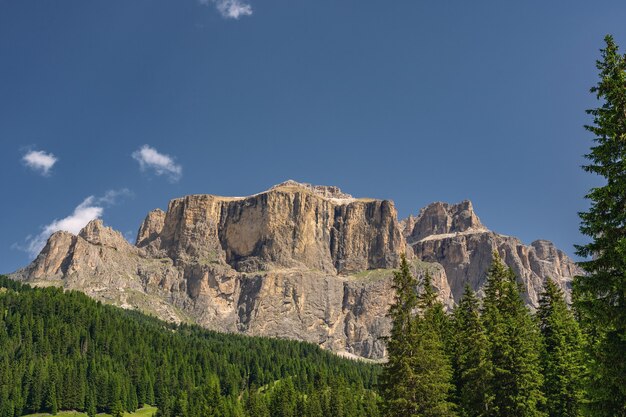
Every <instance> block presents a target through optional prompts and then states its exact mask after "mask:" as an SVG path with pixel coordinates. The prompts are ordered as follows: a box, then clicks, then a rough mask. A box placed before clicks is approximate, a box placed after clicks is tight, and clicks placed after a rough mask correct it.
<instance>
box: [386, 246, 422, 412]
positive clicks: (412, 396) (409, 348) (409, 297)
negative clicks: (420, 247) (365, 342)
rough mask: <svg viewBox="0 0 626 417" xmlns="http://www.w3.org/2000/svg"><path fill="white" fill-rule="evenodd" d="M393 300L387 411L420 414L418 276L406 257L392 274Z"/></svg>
mask: <svg viewBox="0 0 626 417" xmlns="http://www.w3.org/2000/svg"><path fill="white" fill-rule="evenodd" d="M393 288H394V290H395V296H394V303H393V304H392V305H391V307H390V308H389V314H388V315H389V317H390V318H391V322H392V326H391V334H390V335H389V337H388V338H387V339H386V344H387V354H388V358H389V359H388V361H387V363H385V365H384V368H383V373H382V375H381V395H382V397H383V407H384V413H383V414H384V415H386V416H388V417H402V416H407V417H409V416H415V415H417V407H418V404H417V401H418V393H417V391H416V386H417V384H418V380H419V375H417V373H416V369H417V365H416V360H417V357H416V351H415V346H416V344H417V341H416V340H417V320H416V317H415V314H416V309H417V302H418V299H417V293H416V290H417V280H416V279H415V277H414V276H413V275H412V274H411V271H410V268H409V263H408V262H407V260H406V257H404V256H403V257H402V263H401V265H400V270H399V271H396V272H394V274H393Z"/></svg>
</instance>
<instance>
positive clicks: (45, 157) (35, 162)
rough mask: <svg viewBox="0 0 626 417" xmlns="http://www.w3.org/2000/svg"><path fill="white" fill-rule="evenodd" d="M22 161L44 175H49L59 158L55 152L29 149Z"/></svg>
mask: <svg viewBox="0 0 626 417" xmlns="http://www.w3.org/2000/svg"><path fill="white" fill-rule="evenodd" d="M22 161H23V162H24V164H25V165H26V166H27V167H29V168H31V169H33V170H35V171H38V172H39V173H40V174H41V175H43V176H48V175H50V170H51V169H52V167H53V166H54V164H56V162H57V161H58V159H57V157H56V156H54V155H53V154H51V153H46V152H44V151H29V152H28V153H26V155H24V156H23V157H22Z"/></svg>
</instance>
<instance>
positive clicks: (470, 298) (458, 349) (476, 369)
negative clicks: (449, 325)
mask: <svg viewBox="0 0 626 417" xmlns="http://www.w3.org/2000/svg"><path fill="white" fill-rule="evenodd" d="M453 320H454V322H453V323H454V325H453V329H454V332H453V339H454V345H453V368H454V384H455V387H456V401H457V403H458V404H459V409H460V410H459V414H460V415H461V416H463V417H483V416H488V415H489V410H490V407H489V405H490V397H489V381H490V380H491V377H492V374H491V362H490V361H489V345H488V340H487V335H486V334H485V328H484V327H483V323H482V321H481V318H480V304H479V301H478V298H477V297H476V294H475V293H474V291H472V289H471V288H470V287H469V286H468V285H466V286H465V292H464V293H463V297H462V298H461V300H460V302H459V305H458V306H457V307H456V308H455V309H454V314H453Z"/></svg>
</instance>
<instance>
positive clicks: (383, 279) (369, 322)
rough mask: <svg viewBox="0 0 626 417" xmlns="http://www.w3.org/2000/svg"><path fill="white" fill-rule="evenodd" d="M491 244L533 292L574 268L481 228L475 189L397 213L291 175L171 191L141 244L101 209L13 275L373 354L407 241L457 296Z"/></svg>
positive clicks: (181, 317) (172, 315)
mask: <svg viewBox="0 0 626 417" xmlns="http://www.w3.org/2000/svg"><path fill="white" fill-rule="evenodd" d="M493 249H498V250H500V251H501V252H502V253H503V254H504V259H505V261H506V262H507V263H509V264H510V265H511V266H513V267H514V269H515V268H517V269H515V270H516V272H518V274H519V276H520V279H521V281H522V282H523V283H524V284H525V285H526V288H527V289H528V290H529V302H530V303H531V304H532V303H535V302H536V294H537V291H538V289H539V288H540V286H541V283H542V281H543V279H544V278H545V277H546V276H552V277H555V278H557V279H559V280H560V282H563V283H566V282H567V279H568V277H570V276H572V275H573V273H574V272H576V269H575V266H574V265H573V263H572V262H571V261H570V260H569V259H568V258H567V257H566V256H565V255H564V254H563V253H562V252H560V251H558V250H556V249H555V248H554V247H553V246H552V245H551V244H550V243H549V242H545V241H538V242H535V243H533V244H532V245H531V246H529V247H527V246H524V245H522V244H521V243H519V241H517V240H516V239H514V238H508V237H505V236H501V235H497V234H495V233H493V232H490V231H488V230H487V229H486V228H484V226H482V225H481V223H480V220H479V219H478V217H477V216H476V215H475V214H474V212H473V209H472V207H471V203H469V202H463V203H461V204H459V205H455V206H450V205H447V204H443V203H435V204H433V205H431V206H429V207H427V208H426V209H424V210H422V212H421V213H420V214H419V215H418V216H417V217H410V218H409V219H407V220H405V221H403V222H398V220H397V213H396V210H395V208H394V205H393V203H392V202H390V201H382V200H374V199H356V198H353V197H352V196H350V195H347V194H344V193H342V192H341V191H340V190H339V189H337V188H336V187H321V186H311V185H307V184H299V183H295V182H292V181H288V182H286V183H283V184H280V185H278V186H275V187H273V188H272V189H270V190H268V191H266V192H263V193H260V194H257V195H253V196H249V197H218V196H212V195H191V196H186V197H183V198H179V199H174V200H172V201H171V202H170V204H169V206H168V209H167V211H166V212H164V211H162V210H159V209H157V210H154V211H152V212H150V213H149V214H148V215H147V217H146V219H145V220H144V222H143V223H142V225H141V227H140V228H139V232H138V234H137V240H136V244H135V245H131V244H130V243H128V242H127V241H126V240H125V239H124V238H123V237H122V235H121V234H120V233H118V232H116V231H114V230H112V229H110V228H108V227H105V226H104V225H103V224H102V222H101V221H100V220H96V221H93V222H91V223H89V224H88V225H87V226H86V227H85V228H84V229H83V230H82V231H81V232H80V233H79V235H78V236H74V235H71V234H69V233H66V232H58V233H55V234H53V235H52V236H51V237H50V239H49V240H48V243H47V245H46V247H45V248H44V249H43V251H42V252H41V253H40V254H39V256H38V257H37V259H35V261H33V263H31V265H29V266H28V267H26V268H24V269H22V270H20V271H18V272H16V273H15V274H13V278H15V279H20V280H25V281H28V282H31V283H34V284H36V285H61V286H64V287H65V288H68V289H77V290H80V291H83V292H85V293H87V294H88V295H90V296H91V297H94V298H96V299H99V300H102V301H104V302H108V303H113V304H116V305H119V306H122V307H126V308H138V309H141V310H143V311H146V312H148V313H151V314H154V315H157V316H158V317H161V318H164V319H166V320H171V321H176V322H181V321H186V322H195V323H198V324H200V325H202V326H205V327H207V328H211V329H214V330H219V331H229V332H241V333H246V334H250V335H264V336H275V337H287V338H293V339H299V340H306V341H309V342H313V343H318V344H320V345H321V346H323V347H325V348H328V349H331V350H334V351H336V352H340V353H344V354H347V355H356V356H361V357H367V358H381V357H383V356H384V355H385V348H384V344H383V343H382V341H381V340H380V337H381V336H384V335H386V334H388V331H389V327H390V323H389V320H388V318H387V317H386V313H387V309H388V307H389V305H390V303H391V302H392V299H393V290H392V288H391V277H392V272H393V269H394V268H396V267H397V266H398V263H399V258H400V255H401V254H402V253H405V252H407V255H408V257H409V259H410V262H411V266H412V268H413V272H414V273H415V275H418V276H422V275H423V274H424V272H425V271H426V270H429V271H430V272H431V275H433V277H434V285H435V287H437V290H438V291H439V295H440V298H441V300H442V301H444V303H446V305H448V306H452V305H453V304H454V301H455V299H457V300H458V297H460V295H461V291H462V288H463V285H464V283H465V282H470V283H471V284H472V285H473V286H474V287H475V288H476V289H477V290H480V288H481V286H482V285H483V283H484V272H485V271H486V268H487V267H488V265H489V263H490V261H491V251H492V250H493Z"/></svg>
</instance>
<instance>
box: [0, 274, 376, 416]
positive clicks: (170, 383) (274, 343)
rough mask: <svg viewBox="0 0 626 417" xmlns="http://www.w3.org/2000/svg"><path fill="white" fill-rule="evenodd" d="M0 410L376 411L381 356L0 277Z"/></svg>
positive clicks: (282, 413)
mask: <svg viewBox="0 0 626 417" xmlns="http://www.w3.org/2000/svg"><path fill="white" fill-rule="evenodd" d="M0 314H1V315H2V321H0V416H2V417H13V416H21V415H23V414H26V413H34V412H40V411H42V412H49V413H52V414H55V413H56V412H57V411H59V410H79V411H84V412H85V413H87V414H88V415H90V416H92V415H95V414H96V413H97V412H107V413H110V414H112V415H114V416H115V415H121V413H122V412H123V411H133V410H135V409H137V408H138V407H140V406H141V405H144V404H150V405H155V406H157V407H158V415H160V416H189V417H192V416H223V417H227V416H255V417H256V416H284V417H287V416H296V415H298V416H316V417H317V416H325V415H334V416H346V417H347V416H378V415H379V414H378V411H377V395H376V393H375V391H373V390H372V388H373V387H375V385H376V381H377V376H378V373H379V369H378V367H376V366H373V365H370V364H367V363H364V362H356V361H350V360H347V359H342V358H339V357H337V356H336V355H333V354H331V353H329V352H325V351H322V350H321V349H320V348H319V347H317V346H315V345H311V344H306V343H301V342H293V341H286V340H277V339H270V338H250V337H242V336H236V335H227V334H219V333H214V332H210V331H206V330H202V329H200V328H197V327H193V326H180V327H176V326H173V325H168V324H166V323H164V322H161V321H159V320H156V319H153V318H150V317H147V316H144V315H142V314H139V313H135V312H132V311H125V310H122V309H119V308H116V307H112V306H108V305H103V304H101V303H98V302H95V301H93V300H91V299H90V298H89V297H87V296H86V295H84V294H82V293H79V292H63V291H62V290H60V289H56V288H41V289H39V288H36V289H33V288H30V287H29V286H25V285H21V284H19V283H15V282H13V281H11V280H9V279H8V278H6V277H0Z"/></svg>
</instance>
